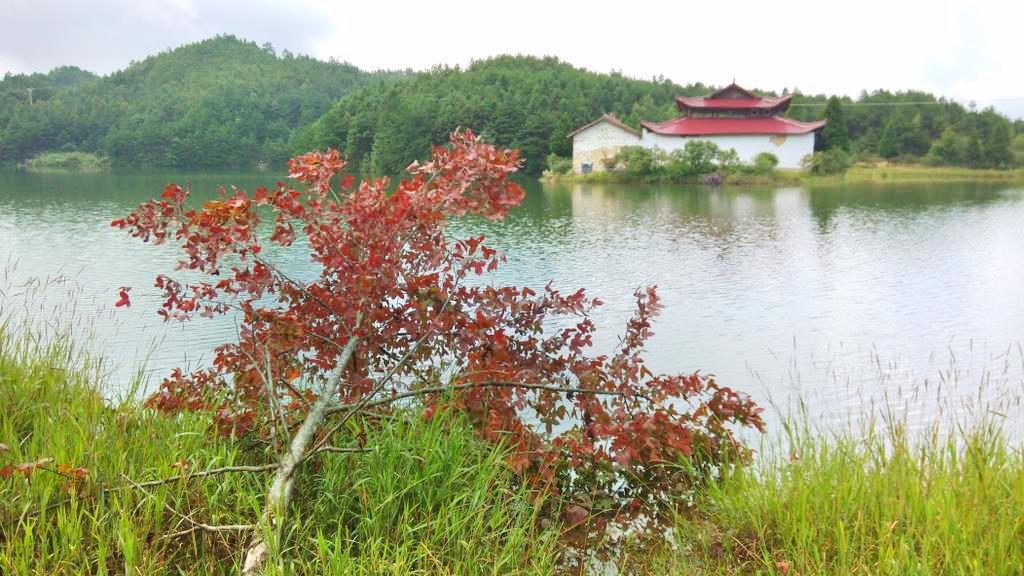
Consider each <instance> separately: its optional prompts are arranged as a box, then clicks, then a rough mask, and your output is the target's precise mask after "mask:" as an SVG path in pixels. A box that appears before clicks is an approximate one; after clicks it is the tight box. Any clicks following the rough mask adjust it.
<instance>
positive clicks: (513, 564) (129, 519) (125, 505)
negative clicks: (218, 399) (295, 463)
mask: <svg viewBox="0 0 1024 576" xmlns="http://www.w3.org/2000/svg"><path fill="white" fill-rule="evenodd" d="M99 374H100V371H99V366H98V365H96V364H95V363H92V362H90V361H89V360H88V359H83V358H81V357H77V356H76V355H75V354H74V352H73V349H72V348H71V347H70V346H68V345H66V344H60V343H58V344H57V345H53V346H49V347H47V348H45V349H41V348H39V347H38V346H35V345H31V344H29V343H27V341H25V340H23V339H15V338H12V337H11V336H10V335H5V334H3V333H0V406H3V410H0V443H3V444H4V445H5V446H6V449H2V448H0V449H2V450H3V451H2V452H0V467H2V466H4V465H12V464H18V463H24V462H36V461H39V460H40V459H43V458H52V459H53V460H52V461H49V462H45V463H44V464H43V465H42V466H41V467H39V468H37V469H35V470H34V471H33V472H32V473H31V474H29V475H25V474H21V473H19V472H16V471H15V472H12V473H10V475H9V476H8V477H6V478H0V574H18V575H19V576H27V575H31V574H39V575H42V574H47V575H49V574H146V575H152V574H156V575H160V574H182V573H186V574H237V573H238V565H237V563H238V561H239V551H240V550H241V547H242V546H243V544H244V541H245V539H246V536H245V535H244V533H242V532H239V531H232V530H228V531H222V532H206V531H203V530H199V531H195V532H191V533H185V534H178V535H175V533H180V532H182V531H184V530H187V529H189V528H191V527H192V526H193V525H192V524H190V523H189V522H188V521H186V520H184V519H183V518H182V516H181V514H184V515H188V516H190V517H191V518H192V519H194V520H196V521H198V522H201V523H204V524H207V525H215V524H241V523H251V522H254V521H255V519H256V518H257V517H258V514H259V511H260V508H261V506H262V498H263V491H264V489H265V487H266V484H267V481H268V480H267V477H268V476H267V474H266V473H256V472H253V473H233V474H224V475H218V476H214V477H209V478H205V479H191V480H184V479H182V480H176V481H172V482H170V483H167V484H161V485H158V486H149V487H146V488H144V489H138V488H134V487H132V486H131V485H130V484H129V482H128V480H126V479H127V478H130V479H131V480H132V481H134V482H144V481H149V480H155V479H162V478H173V477H175V476H178V475H180V474H181V473H182V470H184V469H185V468H183V464H182V463H187V470H191V471H193V472H195V471H201V470H207V469H210V468H215V467H222V466H236V465H244V464H263V463H266V462H270V461H274V460H275V459H274V458H273V457H272V453H271V451H270V449H269V448H267V447H263V446H253V445H247V444H246V443H244V442H238V441H232V440H229V439H219V440H211V434H210V432H211V423H210V421H209V419H207V418H205V417H201V416H197V415H184V416H181V417H178V418H168V417H165V416H162V415H158V414H154V413H153V412H151V411H148V410H143V409H141V408H140V407H139V405H138V404H137V403H136V402H134V401H132V400H125V401H121V402H115V403H109V402H106V401H104V400H103V398H102V397H101V396H100V394H99V392H98V391H97V389H96V382H98V381H101V379H100V376H99ZM351 432H352V433H353V434H358V433H363V434H365V435H366V442H367V444H368V445H371V446H374V450H373V451H372V452H368V453H365V454H350V455H346V454H325V455H324V457H323V458H322V459H321V461H320V462H319V463H317V464H316V469H317V473H316V474H315V475H307V476H309V477H308V478H305V479H304V480H303V483H302V485H301V486H300V487H299V490H300V494H301V496H300V497H299V499H298V502H297V504H296V505H295V506H294V508H293V518H295V519H296V521H295V523H294V524H293V525H292V526H291V527H290V530H289V532H288V533H287V534H286V535H285V537H286V538H285V541H286V542H287V546H286V547H285V548H284V549H283V550H278V551H277V562H276V563H275V564H274V566H273V567H272V569H271V573H272V574H278V573H280V574H410V573H421V574H425V573H431V574H494V573H501V574H548V573H551V571H552V570H553V554H552V553H551V548H552V545H553V539H552V538H551V537H550V536H549V535H546V534H540V533H537V531H536V529H535V528H534V526H535V525H536V522H535V521H534V520H535V518H534V507H533V506H532V505H531V504H530V503H529V502H528V501H527V499H526V498H525V497H524V496H523V495H522V494H521V493H519V492H517V491H515V490H513V489H512V488H510V486H511V481H510V480H511V477H510V473H509V470H508V469H507V467H506V465H505V463H504V455H503V454H502V453H501V452H500V451H499V450H495V449H493V448H490V447H488V446H487V445H485V444H483V443H481V442H479V441H478V440H476V438H475V437H474V435H473V434H472V433H471V431H470V429H469V428H468V427H467V426H465V425H464V424H461V423H459V422H457V421H454V422H453V421H452V420H451V419H448V420H444V419H440V418H438V419H434V420H433V421H431V422H430V423H425V422H423V421H421V420H420V419H418V418H413V419H400V420H398V421H396V423H395V425H393V426H390V427H387V428H386V429H384V430H380V429H376V430H375V429H371V428H365V429H363V430H358V429H357V427H354V428H353V429H352V430H351ZM77 468H83V469H85V470H87V473H86V476H85V478H84V479H76V476H79V475H82V472H81V471H78V472H76V471H75V469H77ZM9 472H10V469H9Z"/></svg>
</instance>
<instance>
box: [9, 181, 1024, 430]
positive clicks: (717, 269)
mask: <svg viewBox="0 0 1024 576" xmlns="http://www.w3.org/2000/svg"><path fill="white" fill-rule="evenodd" d="M274 176H275V175H272V174H182V173H175V174H171V173H102V174H30V173H23V172H6V173H0V266H3V261H6V265H5V266H3V268H4V271H3V275H2V276H0V289H2V290H3V291H4V292H3V294H2V295H0V307H2V308H3V313H4V314H7V315H9V316H14V317H25V316H28V317H31V318H33V319H34V320H35V321H36V322H40V323H41V322H43V321H47V320H49V321H53V320H54V319H55V318H58V317H59V318H62V319H64V320H65V321H66V320H67V318H70V317H74V318H75V319H76V321H75V326H74V329H75V330H77V331H78V332H79V333H80V334H82V336H80V337H81V338H82V340H83V341H84V344H85V345H87V346H88V347H89V348H90V349H91V350H93V351H96V352H100V353H102V354H104V355H105V356H106V357H107V358H108V359H109V361H110V365H109V368H110V373H111V378H112V382H114V384H115V386H116V385H123V384H124V383H125V382H127V381H129V380H130V378H131V375H132V374H133V373H134V371H135V369H136V367H137V366H139V365H140V364H142V363H144V364H145V365H146V367H147V376H148V381H149V384H150V386H152V385H154V384H155V383H158V382H159V377H160V376H162V375H164V374H166V373H167V372H168V371H169V370H170V369H171V368H172V367H175V366H190V367H197V366H201V365H203V363H204V362H205V359H207V358H209V356H210V350H211V348H212V347H213V346H215V345H216V344H218V343H221V342H224V341H227V340H230V339H232V338H233V335H234V332H235V326H234V324H233V323H232V322H231V321H230V320H229V319H228V320H225V319H220V320H216V321H212V322H211V321H194V322H192V323H190V324H178V323H170V324H165V323H163V322H162V321H161V319H160V318H159V317H158V316H157V315H156V310H157V308H158V306H159V302H160V295H159V293H158V291H157V290H156V289H155V288H153V287H152V285H153V278H154V277H155V276H156V275H157V274H158V273H162V272H170V271H172V270H173V264H174V258H175V253H174V251H173V250H172V249H170V248H169V247H162V248H159V249H154V248H152V247H150V246H147V245H144V244H142V243H140V242H138V241H137V240H134V239H130V238H128V237H127V236H126V235H125V234H124V233H122V232H119V231H117V230H114V229H111V228H110V227H109V222H110V220H112V219H114V218H117V217H121V216H123V215H125V214H126V213H127V212H129V211H130V210H131V209H133V208H134V207H135V206H136V205H137V204H138V203H140V202H142V201H143V200H145V199H146V198H148V197H152V196H156V195H158V194H159V192H160V191H161V190H162V188H163V186H164V185H166V184H167V183H168V182H170V181H172V180H173V181H178V182H183V181H186V180H188V181H190V182H191V183H192V185H193V189H194V190H195V191H196V193H198V194H203V195H211V194H212V192H213V191H214V190H215V189H216V186H217V185H219V184H235V185H237V186H239V187H242V188H247V189H252V188H253V187H255V186H256V185H257V184H266V185H270V184H272V183H273V182H274ZM527 190H528V195H527V199H526V201H525V203H524V205H523V206H521V207H519V208H517V209H516V210H515V211H513V212H512V214H511V215H510V217H509V218H508V219H506V220H504V221H501V222H485V221H480V220H461V221H458V222H456V223H455V224H454V225H453V230H452V232H453V234H454V235H468V234H478V233H483V234H486V235H487V236H488V238H489V241H490V243H491V244H492V245H494V246H495V247H498V248H500V249H501V250H503V251H504V252H505V253H506V254H507V256H508V258H509V262H508V263H507V264H506V265H505V266H504V267H503V268H502V269H499V271H498V272H497V273H495V274H494V275H493V276H492V279H493V281H494V282H497V283H516V284H523V285H529V286H534V287H541V286H543V285H544V284H546V283H547V281H548V280H550V279H554V280H555V285H556V286H558V287H562V288H563V289H565V290H569V289H575V288H577V287H587V288H588V290H589V291H590V293H591V294H592V295H593V296H598V297H600V298H601V299H602V300H604V301H605V302H606V305H605V306H603V307H602V308H601V309H600V310H599V311H598V313H597V314H596V316H595V321H596V323H597V325H598V327H599V331H600V332H599V334H600V337H599V338H598V339H597V341H596V346H597V349H598V351H610V350H611V349H612V347H613V346H614V345H615V344H616V342H617V338H618V335H619V334H620V333H621V331H622V328H623V325H624V323H625V321H626V319H627V318H628V316H629V314H630V313H631V310H632V303H633V298H632V293H633V291H634V290H635V289H636V288H637V287H639V286H643V285H646V284H657V285H658V287H659V290H660V293H661V295H662V297H663V298H664V301H665V304H666V310H665V311H664V313H663V314H662V315H661V316H660V317H659V318H658V320H657V324H656V326H655V332H656V336H655V337H654V338H653V340H652V342H651V344H650V347H649V358H650V362H651V366H652V368H654V369H656V370H659V371H674V372H679V371H693V370H698V369H699V370H702V371H704V372H708V373H712V374H715V375H716V376H717V377H718V379H719V381H721V382H722V383H725V384H727V385H729V386H732V387H734V388H737V389H740V390H744V391H747V392H749V393H751V394H752V395H754V396H755V398H757V399H758V400H759V401H760V402H761V403H763V404H766V405H767V404H774V405H776V406H777V407H779V408H780V409H781V410H786V409H789V408H792V407H794V406H795V405H796V404H795V402H794V399H796V398H799V399H800V400H802V402H803V405H804V407H805V408H806V409H807V411H808V412H809V413H810V414H811V415H812V417H813V418H814V419H815V420H816V421H818V422H822V423H829V422H833V421H837V420H838V421H845V419H846V418H847V417H848V416H849V415H850V414H857V415H860V414H865V413H869V414H874V415H878V414H880V413H882V407H883V406H890V407H893V408H894V409H896V410H899V411H901V412H902V413H903V414H905V416H906V417H907V418H908V420H909V421H910V422H911V424H912V425H920V424H922V423H926V422H930V421H932V420H934V419H935V417H936V416H937V415H941V417H943V418H949V417H950V416H949V415H950V414H952V413H964V412H965V411H977V410H978V409H979V408H982V407H985V406H986V405H990V406H997V405H998V407H999V408H998V410H999V411H1000V413H1001V414H1005V415H1006V416H1007V417H1008V418H1010V419H1011V421H1012V422H1015V423H1016V424H1015V425H1018V426H1019V424H1020V422H1021V421H1022V418H1021V414H1022V409H1021V407H1020V402H1019V398H1020V396H1021V395H1022V393H1024V352H1022V349H1021V342H1022V341H1024V187H1014V186H1007V185H1005V184H941V185H939V184H928V185H921V184H886V185H856V186H854V185H843V186H836V187H829V188H780V189H762V188H745V187H744V188H723V189H708V188H692V189H684V188H673V187H655V186H643V185H630V186H623V185H586V184H572V185H551V184H543V183H539V182H528V183H527ZM272 256H275V255H274V254H272ZM276 256H279V257H280V256H281V255H279V254H278V255H276ZM282 260H283V258H282ZM280 264H281V265H282V266H283V267H284V268H285V269H286V270H288V271H290V272H291V273H294V274H298V275H303V274H305V275H307V276H308V275H309V274H310V273H311V271H312V267H311V264H309V263H308V262H305V261H302V260H301V259H299V260H290V261H281V262H280ZM31 278H37V279H38V280H37V281H36V282H34V283H32V282H30V283H29V284H28V285H26V282H29V280H30V279H31ZM123 285H127V286H132V287H134V290H133V291H132V301H133V305H132V307H131V308H129V309H114V308H113V303H114V302H115V301H116V298H117V288H118V287H119V286H123ZM774 418H775V416H773V417H772V419H773V420H774Z"/></svg>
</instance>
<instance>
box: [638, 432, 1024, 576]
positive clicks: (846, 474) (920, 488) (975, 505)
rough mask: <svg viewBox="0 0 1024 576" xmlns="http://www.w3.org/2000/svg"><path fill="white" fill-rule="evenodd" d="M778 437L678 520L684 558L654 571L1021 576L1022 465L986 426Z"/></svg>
mask: <svg viewBox="0 0 1024 576" xmlns="http://www.w3.org/2000/svg"><path fill="white" fill-rule="evenodd" d="M1000 419H1002V418H1000ZM787 430H790V431H791V432H790V434H789V437H788V438H786V439H785V441H784V442H780V443H779V444H777V445H772V446H767V447H765V449H764V450H762V451H761V454H762V455H763V459H762V461H761V463H760V465H759V466H757V467H756V468H755V469H750V470H739V471H738V472H737V474H735V475H733V476H732V477H731V478H729V479H728V480H726V481H725V482H722V483H719V484H717V485H715V486H713V487H711V488H710V489H709V490H708V492H707V494H706V498H705V500H704V501H702V502H701V505H700V506H698V509H699V510H703V511H707V512H708V513H707V514H705V515H701V516H700V517H699V518H697V519H694V518H687V519H682V518H681V519H680V520H679V522H678V524H677V531H676V537H677V540H678V542H679V543H680V544H683V545H686V546H687V550H688V551H689V552H690V553H689V554H687V555H683V554H670V555H666V556H665V561H664V564H665V568H664V569H662V570H661V571H660V573H663V574H667V573H673V574H675V573H678V574H685V573H690V574H704V573H714V574H720V573H724V574H734V573H735V574H755V573H757V574H761V573H765V574H786V573H789V574H918V575H922V576H926V575H942V574H1007V575H1008V574H1020V573H1024V539H1022V538H1021V535H1022V534H1021V529H1022V527H1021V522H1020V520H1021V518H1022V517H1024V455H1022V453H1021V452H1020V449H1019V447H1018V445H1017V444H1016V441H1014V440H1013V439H1011V438H1010V437H1009V436H1008V434H1009V433H1008V432H1004V430H1003V429H1002V428H1001V427H1000V426H999V425H998V424H997V423H996V421H982V422H980V423H974V424H964V425H963V426H962V427H960V426H958V427H956V428H954V429H950V430H945V429H943V430H940V429H939V428H938V427H933V428H932V429H927V430H925V431H924V432H923V433H921V434H914V435H912V434H909V433H908V432H907V431H906V430H907V429H906V424H905V422H900V421H898V419H897V420H896V421H890V422H889V424H888V427H887V428H884V429H879V428H877V427H875V426H871V425H869V426H868V427H867V429H866V430H840V431H838V432H836V433H835V435H834V436H830V435H826V434H827V433H824V432H822V431H821V430H816V429H815V430H812V429H810V427H808V426H806V425H801V424H800V423H798V422H797V423H794V422H790V423H789V425H788V426H787ZM652 573H653V572H652Z"/></svg>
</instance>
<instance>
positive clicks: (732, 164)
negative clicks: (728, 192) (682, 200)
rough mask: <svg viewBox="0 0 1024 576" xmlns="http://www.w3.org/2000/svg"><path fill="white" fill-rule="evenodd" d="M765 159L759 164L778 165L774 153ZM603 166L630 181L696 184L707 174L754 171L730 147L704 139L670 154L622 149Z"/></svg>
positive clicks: (692, 141)
mask: <svg viewBox="0 0 1024 576" xmlns="http://www.w3.org/2000/svg"><path fill="white" fill-rule="evenodd" d="M768 156H770V157H771V158H770V159H768V158H765V159H762V162H770V161H772V160H774V163H773V164H772V167H774V166H775V165H776V164H778V161H779V160H778V158H776V157H775V155H774V154H768ZM604 163H605V167H606V168H607V169H608V170H609V171H612V172H618V173H620V174H622V175H625V176H627V177H629V179H631V180H643V181H651V182H655V181H660V182H696V181H698V180H699V179H700V177H701V176H705V175H707V174H712V173H723V174H731V173H735V172H749V171H751V170H753V168H752V166H750V165H746V164H744V163H743V162H741V161H740V158H739V154H737V152H736V151H735V150H733V149H732V148H730V149H728V150H722V149H721V148H719V147H718V145H717V144H715V143H714V142H710V141H707V140H691V141H689V142H687V143H686V145H685V146H684V147H682V148H679V149H676V150H673V151H672V152H671V153H666V152H665V151H664V150H662V149H660V148H645V147H643V146H625V147H623V148H622V149H621V150H619V151H618V153H616V154H615V155H614V156H612V157H611V158H608V159H606V160H605V161H604ZM768 171H769V172H770V171H771V169H769V170H768Z"/></svg>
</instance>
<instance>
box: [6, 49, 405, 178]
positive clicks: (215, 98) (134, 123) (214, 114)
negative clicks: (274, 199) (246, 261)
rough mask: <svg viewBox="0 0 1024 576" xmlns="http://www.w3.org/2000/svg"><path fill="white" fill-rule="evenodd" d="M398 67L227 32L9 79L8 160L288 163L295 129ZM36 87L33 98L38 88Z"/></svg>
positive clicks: (171, 164)
mask: <svg viewBox="0 0 1024 576" xmlns="http://www.w3.org/2000/svg"><path fill="white" fill-rule="evenodd" d="M391 76H394V75H393V74H379V75H375V74H369V73H366V72H363V71H361V70H359V69H358V68H356V67H354V66H352V65H349V64H344V63H338V62H333V61H332V62H323V61H320V60H316V59H313V58H309V57H305V56H294V55H292V54H290V53H288V52H287V51H285V52H283V53H281V54H276V53H275V52H274V50H273V48H272V47H270V46H269V45H264V46H259V45H257V44H255V43H253V42H246V41H243V40H239V39H238V38H235V37H233V36H219V37H216V38H212V39H209V40H205V41H202V42H198V43H194V44H189V45H185V46H182V47H180V48H177V49H174V50H171V51H167V52H163V53H160V54H157V55H155V56H150V57H148V58H146V59H145V60H143V61H141V62H134V63H132V64H131V65H129V66H128V67H127V68H126V69H124V70H121V71H119V72H115V73H113V74H111V75H109V76H105V77H102V78H100V77H96V76H94V75H92V74H90V73H88V72H85V71H82V70H79V69H77V68H72V67H65V68H58V69H56V70H54V71H52V72H50V73H49V74H45V75H44V74H33V75H10V74H9V75H7V76H6V77H4V79H3V80H2V81H0V164H11V163H14V162H19V161H21V160H24V159H25V158H29V157H31V156H33V155H35V154H37V153H40V152H44V151H82V152H92V153H96V154H101V155H105V156H109V157H110V158H111V160H112V161H113V162H114V164H115V165H130V166H168V167H196V168H203V167H217V168H225V167H251V166H253V165H255V164H257V163H260V162H265V163H270V164H275V163H280V162H282V161H283V160H284V159H286V158H287V157H288V156H289V155H290V152H291V149H290V147H289V145H288V142H289V139H290V138H291V136H292V133H293V132H294V131H295V130H296V129H297V128H299V127H301V126H308V125H309V124H311V123H313V122H314V121H315V120H316V119H317V118H319V117H320V116H321V115H322V114H323V113H324V112H326V111H327V110H328V109H329V108H330V107H331V105H332V104H333V103H334V102H336V101H337V100H338V99H339V98H341V97H342V96H345V95H346V94H348V93H349V92H351V91H353V90H355V89H356V88H359V87H361V86H363V85H366V84H367V83H370V82H372V81H374V78H375V77H377V78H387V77H391ZM29 88H32V101H31V104H30V101H29V91H28V89H29Z"/></svg>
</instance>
